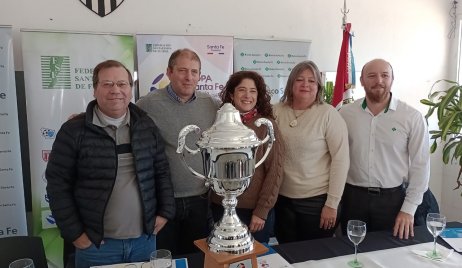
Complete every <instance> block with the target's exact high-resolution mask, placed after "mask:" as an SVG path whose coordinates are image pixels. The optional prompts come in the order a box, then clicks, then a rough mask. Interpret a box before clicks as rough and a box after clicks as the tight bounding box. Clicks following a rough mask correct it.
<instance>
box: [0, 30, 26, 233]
mask: <svg viewBox="0 0 462 268" xmlns="http://www.w3.org/2000/svg"><path fill="white" fill-rule="evenodd" d="M0 215H1V217H0V238H2V237H6V236H17V235H27V223H26V207H25V203H24V186H23V176H22V166H21V146H20V141H19V124H18V108H17V102H16V83H15V78H14V62H13V37H12V30H11V27H2V26H0Z"/></svg>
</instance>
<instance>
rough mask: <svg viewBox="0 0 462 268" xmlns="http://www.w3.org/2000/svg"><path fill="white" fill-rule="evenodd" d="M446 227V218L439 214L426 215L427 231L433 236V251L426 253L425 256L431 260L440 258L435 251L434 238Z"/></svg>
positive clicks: (439, 254)
mask: <svg viewBox="0 0 462 268" xmlns="http://www.w3.org/2000/svg"><path fill="white" fill-rule="evenodd" d="M444 227H446V217H445V216H443V215H441V214H439V213H428V214H427V229H428V231H429V232H430V233H431V234H432V235H433V251H429V252H427V256H428V257H429V258H432V259H438V258H441V257H442V256H441V253H439V252H437V251H436V238H437V237H438V235H440V234H441V232H443V230H444Z"/></svg>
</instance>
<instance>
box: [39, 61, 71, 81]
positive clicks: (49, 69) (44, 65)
mask: <svg viewBox="0 0 462 268" xmlns="http://www.w3.org/2000/svg"><path fill="white" fill-rule="evenodd" d="M40 61H41V69H42V88H44V89H71V67H70V66H71V65H70V58H69V56H41V57H40Z"/></svg>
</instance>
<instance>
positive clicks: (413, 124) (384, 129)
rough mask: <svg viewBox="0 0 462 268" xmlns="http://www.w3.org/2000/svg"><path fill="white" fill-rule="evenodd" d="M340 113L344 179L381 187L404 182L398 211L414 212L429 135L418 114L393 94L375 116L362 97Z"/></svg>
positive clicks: (425, 174)
mask: <svg viewBox="0 0 462 268" xmlns="http://www.w3.org/2000/svg"><path fill="white" fill-rule="evenodd" d="M340 114H341V115H342V117H343V118H344V119H345V122H346V124H347V127H348V136H349V137H348V140H349V144H350V169H349V171H348V177H347V183H349V184H352V185H356V186H362V187H381V188H392V187H397V186H399V185H401V184H403V183H408V184H409V185H408V187H407V190H406V198H405V200H404V202H403V205H402V207H401V211H403V212H406V213H409V214H411V215H414V213H415V211H416V209H417V206H418V205H419V204H420V203H421V202H422V197H423V193H424V192H425V191H426V190H427V188H428V180H429V176H430V151H429V150H430V149H429V135H428V130H427V124H426V122H425V119H424V118H423V116H422V114H421V113H420V112H419V111H417V110H416V109H414V108H412V107H411V106H409V105H407V104H406V103H404V102H402V101H400V100H398V99H397V98H394V97H393V96H392V97H391V100H390V103H389V106H388V108H386V109H385V110H384V111H382V112H381V113H379V114H377V115H376V116H374V115H373V114H372V112H371V111H370V110H369V109H368V108H367V104H366V99H365V98H362V99H359V100H357V101H356V102H354V103H352V104H349V105H346V106H344V107H343V108H342V109H341V110H340Z"/></svg>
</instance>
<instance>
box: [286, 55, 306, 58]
mask: <svg viewBox="0 0 462 268" xmlns="http://www.w3.org/2000/svg"><path fill="white" fill-rule="evenodd" d="M287 57H288V58H306V57H307V56H306V55H296V54H287Z"/></svg>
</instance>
